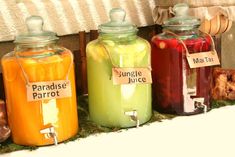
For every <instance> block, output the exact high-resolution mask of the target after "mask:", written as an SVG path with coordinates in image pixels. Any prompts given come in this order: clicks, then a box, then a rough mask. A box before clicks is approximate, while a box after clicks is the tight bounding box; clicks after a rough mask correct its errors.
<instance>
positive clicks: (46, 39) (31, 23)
mask: <svg viewBox="0 0 235 157" xmlns="http://www.w3.org/2000/svg"><path fill="white" fill-rule="evenodd" d="M26 25H27V29H28V32H26V33H23V34H20V35H18V36H16V38H15V41H14V43H16V44H37V43H50V42H52V41H55V40H58V39H59V38H58V37H57V36H56V34H55V33H54V32H50V31H44V30H43V19H42V17H40V16H30V17H28V18H27V19H26Z"/></svg>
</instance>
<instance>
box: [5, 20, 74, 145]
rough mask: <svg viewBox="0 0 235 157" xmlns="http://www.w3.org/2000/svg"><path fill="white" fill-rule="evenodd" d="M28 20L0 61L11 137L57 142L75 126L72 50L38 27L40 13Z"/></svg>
mask: <svg viewBox="0 0 235 157" xmlns="http://www.w3.org/2000/svg"><path fill="white" fill-rule="evenodd" d="M26 24H27V27H28V32H27V33H25V34H21V35H19V36H17V37H16V39H15V41H14V42H15V44H16V47H15V50H14V51H13V52H10V53H8V54H6V55H5V56H4V57H3V58H2V60H1V62H2V67H3V78H4V86H5V93H6V104H7V115H8V121H9V126H10V129H11V131H12V138H13V141H14V142H15V143H16V144H20V145H30V146H34V145H48V144H53V143H54V144H57V142H61V141H64V140H67V139H68V138H70V137H72V136H74V135H75V134H76V133H77V131H78V117H77V103H76V91H75V78H74V65H73V55H72V53H71V52H70V51H69V50H68V49H65V48H63V47H60V46H58V45H57V44H56V42H57V40H58V38H57V37H56V34H55V33H53V32H48V31H43V30H42V25H43V20H42V18H41V17H40V16H31V17H29V18H27V20H26Z"/></svg>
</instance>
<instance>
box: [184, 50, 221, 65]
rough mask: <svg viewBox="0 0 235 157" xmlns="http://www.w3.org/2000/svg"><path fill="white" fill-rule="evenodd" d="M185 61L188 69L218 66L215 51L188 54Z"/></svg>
mask: <svg viewBox="0 0 235 157" xmlns="http://www.w3.org/2000/svg"><path fill="white" fill-rule="evenodd" d="M187 60H188V63H189V67H190V68H199V67H205V66H213V65H220V62H219V58H218V55H217V52H216V51H208V52H200V53H193V54H188V55H187Z"/></svg>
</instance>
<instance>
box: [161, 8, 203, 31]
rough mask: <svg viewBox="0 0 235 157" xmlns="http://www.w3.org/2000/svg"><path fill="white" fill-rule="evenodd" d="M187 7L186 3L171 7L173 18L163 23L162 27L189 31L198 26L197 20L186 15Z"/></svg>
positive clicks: (198, 21)
mask: <svg viewBox="0 0 235 157" xmlns="http://www.w3.org/2000/svg"><path fill="white" fill-rule="evenodd" d="M188 10H189V6H188V5H187V4H186V3H179V4H176V5H175V6H174V7H173V11H174V13H175V17H173V18H170V19H168V20H166V21H164V22H163V27H168V28H169V29H173V30H190V29H193V28H197V27H199V25H200V20H199V19H198V18H195V17H192V16H189V15H188Z"/></svg>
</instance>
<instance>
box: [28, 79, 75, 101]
mask: <svg viewBox="0 0 235 157" xmlns="http://www.w3.org/2000/svg"><path fill="white" fill-rule="evenodd" d="M26 88H27V100H28V101H38V100H46V99H55V98H65V97H71V96H72V92H71V85H70V81H69V80H58V81H47V82H33V83H29V84H28V85H27V86H26Z"/></svg>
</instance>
